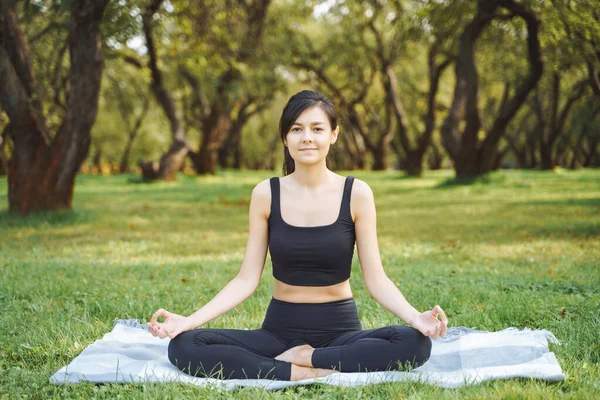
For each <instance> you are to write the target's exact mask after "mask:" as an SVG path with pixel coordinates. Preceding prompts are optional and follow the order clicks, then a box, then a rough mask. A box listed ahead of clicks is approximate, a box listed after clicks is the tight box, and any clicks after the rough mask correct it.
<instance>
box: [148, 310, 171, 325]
mask: <svg viewBox="0 0 600 400" xmlns="http://www.w3.org/2000/svg"><path fill="white" fill-rule="evenodd" d="M161 316H162V317H165V318H166V317H168V316H169V312H168V311H167V310H165V309H164V308H160V309H159V310H158V311H157V312H155V313H154V314H153V315H152V319H151V320H150V322H151V323H152V325H156V324H157V323H158V317H161Z"/></svg>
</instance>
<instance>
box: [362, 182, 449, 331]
mask: <svg viewBox="0 0 600 400" xmlns="http://www.w3.org/2000/svg"><path fill="white" fill-rule="evenodd" d="M353 186H354V187H353V190H352V209H353V211H354V215H355V217H354V227H355V231H356V247H357V249H358V257H359V261H360V266H361V269H362V272H363V276H364V279H365V285H366V287H367V290H368V291H369V293H370V294H371V296H372V297H373V298H374V299H375V301H377V302H378V303H379V304H381V306H382V307H383V308H385V309H386V310H388V311H389V312H391V313H392V314H394V315H395V316H397V317H398V318H400V319H401V320H403V321H404V322H406V323H407V324H409V325H411V326H415V325H419V326H420V325H422V323H421V322H422V321H420V320H421V319H422V318H423V317H424V316H423V314H425V313H421V312H419V311H417V310H416V309H415V308H414V307H413V306H412V305H410V303H409V302H408V301H407V300H406V299H405V298H404V296H403V295H402V293H401V292H400V290H399V289H398V288H397V287H396V285H394V283H393V282H392V281H391V280H390V278H388V276H387V275H386V273H385V271H384V270H383V265H382V263H381V257H380V255H379V245H378V243H377V217H376V212H375V199H374V197H373V191H372V190H371V188H370V187H369V185H367V184H366V183H365V182H363V181H361V180H359V179H355V181H354V185H353ZM436 307H437V308H439V306H436ZM436 307H434V309H435V308H436ZM439 311H440V312H439V314H440V315H441V316H442V324H441V325H444V320H445V318H446V317H445V315H444V313H443V310H441V308H439ZM427 313H431V311H428V312H427ZM428 316H429V314H428V315H427V317H428ZM436 320H437V318H436ZM446 321H447V320H446ZM446 323H447V322H446ZM415 327H417V326H415ZM441 328H442V327H440V329H439V330H438V332H440V333H441V334H442V335H444V334H445V327H444V328H443V329H441ZM433 335H434V336H435V335H436V333H435V332H434V333H433Z"/></svg>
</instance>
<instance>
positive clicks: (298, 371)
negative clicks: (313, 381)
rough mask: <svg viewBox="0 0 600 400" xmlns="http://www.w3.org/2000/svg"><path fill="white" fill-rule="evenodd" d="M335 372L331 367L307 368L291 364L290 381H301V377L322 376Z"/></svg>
mask: <svg viewBox="0 0 600 400" xmlns="http://www.w3.org/2000/svg"><path fill="white" fill-rule="evenodd" d="M332 372H335V371H334V370H332V369H323V368H309V367H303V366H301V365H296V364H292V375H291V377H290V381H301V380H303V379H310V378H318V377H323V376H327V375H329V374H331V373H332Z"/></svg>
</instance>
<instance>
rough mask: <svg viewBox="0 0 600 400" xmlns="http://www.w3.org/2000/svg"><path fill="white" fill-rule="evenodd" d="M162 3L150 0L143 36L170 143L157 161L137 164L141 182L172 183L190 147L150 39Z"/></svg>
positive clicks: (152, 39)
mask: <svg viewBox="0 0 600 400" xmlns="http://www.w3.org/2000/svg"><path fill="white" fill-rule="evenodd" d="M162 2H163V0H153V2H152V4H151V5H150V6H149V7H148V9H147V10H146V12H145V13H144V14H143V18H142V21H143V28H144V36H145V38H146V47H147V48H148V57H149V62H148V67H149V68H150V72H151V76H152V84H151V88H152V92H153V93H154V96H155V97H156V100H157V101H158V104H160V106H161V107H162V109H163V111H164V112H165V115H166V116H167V119H168V120H169V124H170V127H171V137H172V140H173V141H172V143H171V146H170V147H169V149H168V150H167V152H166V153H165V154H163V155H162V156H161V157H160V160H159V161H139V162H138V165H139V167H140V168H141V170H142V179H143V180H144V181H152V180H165V181H174V180H176V179H177V171H179V170H180V169H181V167H182V165H183V162H184V161H185V157H186V156H187V153H188V151H189V146H188V143H187V140H186V138H185V131H184V128H183V124H182V121H181V118H180V116H179V115H178V113H177V110H176V107H175V102H174V101H173V98H172V96H171V94H170V93H169V91H168V90H167V89H166V87H165V85H164V81H163V72H162V71H161V69H160V68H159V67H158V54H157V51H156V46H155V43H154V37H153V28H154V19H153V16H154V14H155V13H156V12H157V11H158V9H159V7H160V6H161V4H162Z"/></svg>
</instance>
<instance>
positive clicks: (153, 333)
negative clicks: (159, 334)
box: [148, 322, 156, 336]
mask: <svg viewBox="0 0 600 400" xmlns="http://www.w3.org/2000/svg"><path fill="white" fill-rule="evenodd" d="M148 332H150V334H151V335H152V336H156V333H155V332H154V326H152V324H151V323H150V322H148Z"/></svg>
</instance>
